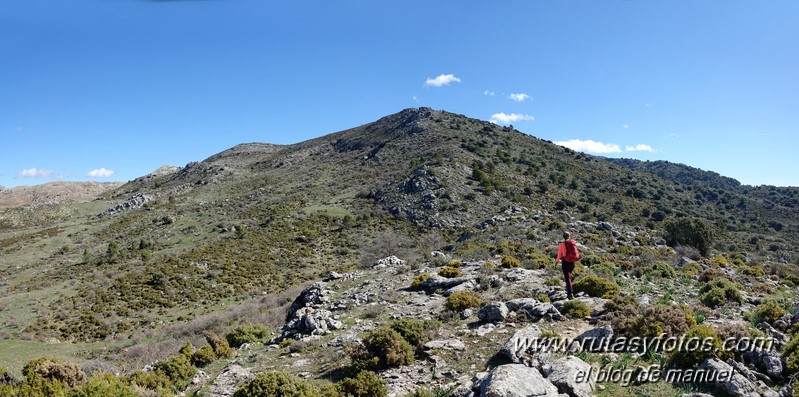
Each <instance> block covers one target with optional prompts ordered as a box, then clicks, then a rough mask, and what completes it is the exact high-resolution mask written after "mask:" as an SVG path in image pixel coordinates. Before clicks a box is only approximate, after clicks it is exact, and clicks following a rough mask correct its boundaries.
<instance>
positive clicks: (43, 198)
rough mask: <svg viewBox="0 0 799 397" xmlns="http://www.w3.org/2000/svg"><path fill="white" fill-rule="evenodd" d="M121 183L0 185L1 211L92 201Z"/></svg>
mask: <svg viewBox="0 0 799 397" xmlns="http://www.w3.org/2000/svg"><path fill="white" fill-rule="evenodd" d="M121 185H122V184H121V183H116V182H110V183H99V182H50V183H45V184H41V185H34V186H17V187H15V188H12V189H3V188H2V187H0V211H2V210H7V209H11V208H19V207H41V206H48V205H57V204H69V203H78V202H85V201H91V200H94V199H95V198H97V196H99V195H100V194H102V193H105V192H107V191H109V190H113V189H116V188H118V187H119V186H121Z"/></svg>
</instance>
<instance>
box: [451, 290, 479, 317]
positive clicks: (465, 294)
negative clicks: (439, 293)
mask: <svg viewBox="0 0 799 397" xmlns="http://www.w3.org/2000/svg"><path fill="white" fill-rule="evenodd" d="M482 305H483V297H482V296H480V294H479V293H477V292H475V291H458V292H455V293H453V294H451V295H450V296H448V297H447V301H446V302H445V303H444V307H446V308H447V309H449V310H452V311H456V312H459V311H461V310H464V309H468V308H472V307H480V306H482Z"/></svg>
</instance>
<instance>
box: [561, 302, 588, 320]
mask: <svg viewBox="0 0 799 397" xmlns="http://www.w3.org/2000/svg"><path fill="white" fill-rule="evenodd" d="M560 311H561V312H562V313H563V314H568V315H571V316H574V317H577V318H584V317H589V316H591V308H590V307H588V305H586V304H585V302H581V301H578V300H570V301H567V302H566V303H564V304H563V306H562V307H561V309H560Z"/></svg>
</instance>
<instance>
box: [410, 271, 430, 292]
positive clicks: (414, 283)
mask: <svg viewBox="0 0 799 397" xmlns="http://www.w3.org/2000/svg"><path fill="white" fill-rule="evenodd" d="M428 278H430V275H429V274H427V273H422V274H420V275H418V276H416V277H415V278H414V279H413V281H412V282H411V288H413V289H419V288H421V286H422V282H424V280H427V279H428Z"/></svg>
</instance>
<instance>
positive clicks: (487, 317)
mask: <svg viewBox="0 0 799 397" xmlns="http://www.w3.org/2000/svg"><path fill="white" fill-rule="evenodd" d="M508 313H510V312H509V310H508V307H507V306H505V303H504V302H492V303H489V304H487V305H485V306H483V308H482V309H480V311H479V312H477V317H478V318H479V319H480V320H482V321H484V322H487V323H498V322H502V321H505V319H506V318H508Z"/></svg>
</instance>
